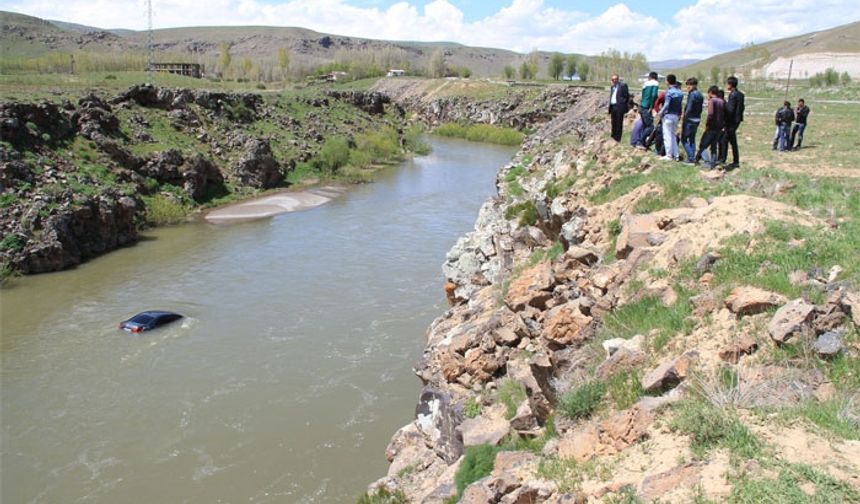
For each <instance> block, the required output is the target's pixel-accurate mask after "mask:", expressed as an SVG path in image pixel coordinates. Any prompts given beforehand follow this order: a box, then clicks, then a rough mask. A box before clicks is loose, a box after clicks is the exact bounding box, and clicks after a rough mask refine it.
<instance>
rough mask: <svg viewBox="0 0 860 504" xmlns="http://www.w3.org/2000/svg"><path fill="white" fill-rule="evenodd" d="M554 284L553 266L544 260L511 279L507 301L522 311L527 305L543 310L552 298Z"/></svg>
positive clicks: (515, 308) (509, 304)
mask: <svg viewBox="0 0 860 504" xmlns="http://www.w3.org/2000/svg"><path fill="white" fill-rule="evenodd" d="M554 284H555V277H554V275H553V272H552V266H551V265H550V263H549V262H548V261H542V262H540V263H538V264H535V265H534V266H532V267H531V268H528V269H526V270H524V271H523V272H522V273H520V275H519V276H517V277H516V278H515V279H513V280H512V281H511V284H510V287H509V288H508V294H507V296H506V297H505V303H506V304H507V305H508V307H510V308H511V309H512V310H513V311H522V310H524V309H525V307H526V306H532V307H534V308H537V309H539V310H543V309H544V308H546V302H547V301H549V300H550V299H551V298H552V287H553V285H554Z"/></svg>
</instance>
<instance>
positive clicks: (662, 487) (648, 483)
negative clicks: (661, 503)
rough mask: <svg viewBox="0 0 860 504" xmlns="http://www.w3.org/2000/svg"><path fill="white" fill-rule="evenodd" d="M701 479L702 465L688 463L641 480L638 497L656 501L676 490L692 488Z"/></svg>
mask: <svg viewBox="0 0 860 504" xmlns="http://www.w3.org/2000/svg"><path fill="white" fill-rule="evenodd" d="M701 479H702V464H701V463H700V462H688V463H686V464H684V465H681V466H676V467H673V468H671V469H669V470H668V471H666V472H662V473H660V474H654V475H651V476H648V477H647V478H645V479H644V480H642V487H641V490H640V491H639V497H641V498H642V499H644V500H646V501H652V500H656V499H659V498H660V497H662V496H663V495H665V494H667V493H669V492H670V491H672V490H675V489H678V488H693V487H695V486H696V485H697V484H699V482H700V481H701Z"/></svg>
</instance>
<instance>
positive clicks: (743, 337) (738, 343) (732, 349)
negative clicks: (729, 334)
mask: <svg viewBox="0 0 860 504" xmlns="http://www.w3.org/2000/svg"><path fill="white" fill-rule="evenodd" d="M756 350H758V343H757V342H756V340H755V337H754V336H752V335H751V334H745V333H744V334H740V335H739V336H737V337H736V338H735V340H734V341H732V342H731V343H729V344H727V345H726V346H724V347H722V348H721V349H720V351H719V357H720V359H722V360H724V361H726V362H731V363H732V364H736V363H737V362H738V361H739V360H740V358H741V356H742V355H752V354H753V353H755V351H756Z"/></svg>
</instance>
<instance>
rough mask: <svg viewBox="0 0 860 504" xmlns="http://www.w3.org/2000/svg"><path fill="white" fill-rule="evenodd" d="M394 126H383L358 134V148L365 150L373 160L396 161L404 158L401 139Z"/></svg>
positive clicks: (356, 143) (356, 138)
mask: <svg viewBox="0 0 860 504" xmlns="http://www.w3.org/2000/svg"><path fill="white" fill-rule="evenodd" d="M399 140H400V139H399V137H398V135H397V131H395V130H394V128H383V129H382V130H379V131H369V132H365V133H361V134H359V135H356V137H355V145H356V150H359V151H365V152H366V153H367V154H368V155H369V156H370V158H371V159H372V160H373V162H386V161H394V160H398V159H401V158H402V153H401V151H400V141H399Z"/></svg>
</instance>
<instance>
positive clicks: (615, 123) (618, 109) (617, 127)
mask: <svg viewBox="0 0 860 504" xmlns="http://www.w3.org/2000/svg"><path fill="white" fill-rule="evenodd" d="M629 101H630V91H629V90H628V89H627V84H625V83H623V82H620V81H619V80H618V74H612V87H611V88H610V89H609V115H610V116H611V118H612V138H613V139H615V141H616V142H620V141H621V129H622V127H623V126H624V114H626V113H627V103H628V102H629Z"/></svg>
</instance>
